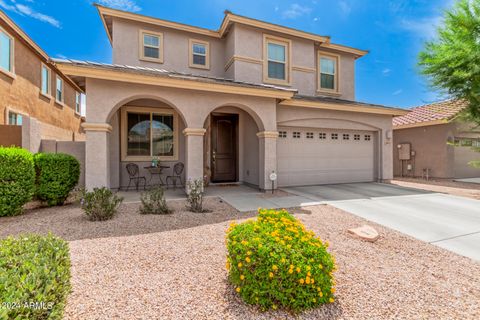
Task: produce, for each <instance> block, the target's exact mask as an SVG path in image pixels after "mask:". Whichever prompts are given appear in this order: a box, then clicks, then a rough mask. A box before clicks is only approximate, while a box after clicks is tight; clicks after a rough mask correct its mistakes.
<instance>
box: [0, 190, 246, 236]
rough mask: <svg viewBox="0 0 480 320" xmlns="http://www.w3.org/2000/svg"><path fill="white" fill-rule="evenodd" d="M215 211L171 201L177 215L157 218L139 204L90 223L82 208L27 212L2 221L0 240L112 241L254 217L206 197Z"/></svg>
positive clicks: (57, 208)
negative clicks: (34, 235) (31, 236)
mask: <svg viewBox="0 0 480 320" xmlns="http://www.w3.org/2000/svg"><path fill="white" fill-rule="evenodd" d="M204 203H205V208H206V209H212V211H211V212H208V213H203V214H197V213H193V212H189V211H187V210H186V209H185V201H184V200H176V201H169V202H168V204H169V206H170V207H171V208H172V209H173V210H174V213H173V214H170V215H164V216H156V215H141V214H139V213H138V208H139V204H138V203H126V204H122V205H121V206H120V207H119V210H118V211H119V212H118V214H117V215H116V216H115V217H114V219H112V220H108V221H102V222H92V221H88V220H87V218H86V216H85V214H84V212H83V211H82V210H81V209H80V206H78V205H65V206H63V207H52V208H41V209H35V210H26V211H25V213H24V214H23V215H20V216H16V217H1V218H0V238H3V237H6V236H9V235H18V234H22V233H38V234H47V233H48V232H49V231H51V232H53V233H54V234H55V235H57V236H59V237H61V238H63V239H66V240H79V239H92V238H108V237H120V236H130V235H137V234H146V233H154V232H164V231H170V230H177V229H185V228H191V227H196V226H201V225H205V224H215V223H219V222H224V221H229V220H232V219H241V218H245V217H249V216H253V215H254V214H253V213H251V214H246V213H239V212H238V211H236V210H235V209H234V208H232V207H231V206H230V205H228V204H227V203H225V202H223V201H222V200H221V199H220V198H206V199H205V200H204Z"/></svg>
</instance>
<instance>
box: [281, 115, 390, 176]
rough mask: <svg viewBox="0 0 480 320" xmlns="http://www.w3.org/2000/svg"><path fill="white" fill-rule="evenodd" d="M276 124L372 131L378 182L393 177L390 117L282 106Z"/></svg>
mask: <svg viewBox="0 0 480 320" xmlns="http://www.w3.org/2000/svg"><path fill="white" fill-rule="evenodd" d="M277 121H278V125H279V126H291V127H303V128H324V129H340V130H341V129H345V130H368V131H372V132H374V133H375V135H374V142H375V143H376V158H377V160H376V164H375V166H376V171H377V172H376V178H377V179H380V180H387V179H391V178H392V177H393V168H392V140H391V139H389V138H388V135H389V134H390V135H391V130H392V117H391V116H385V115H372V114H366V113H355V112H343V111H331V110H321V109H314V108H292V107H286V106H280V107H278V108H277ZM326 152H328V150H327V151H326Z"/></svg>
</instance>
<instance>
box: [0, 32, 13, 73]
mask: <svg viewBox="0 0 480 320" xmlns="http://www.w3.org/2000/svg"><path fill="white" fill-rule="evenodd" d="M0 69H2V70H4V71H7V72H12V73H13V38H12V37H11V36H10V35H9V34H8V33H6V32H5V31H4V30H3V29H1V28H0Z"/></svg>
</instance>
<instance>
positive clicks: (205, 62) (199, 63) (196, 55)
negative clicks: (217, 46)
mask: <svg viewBox="0 0 480 320" xmlns="http://www.w3.org/2000/svg"><path fill="white" fill-rule="evenodd" d="M209 55H210V44H209V43H208V42H206V41H200V40H193V39H190V61H189V62H190V67H192V68H201V69H208V68H210V56H209Z"/></svg>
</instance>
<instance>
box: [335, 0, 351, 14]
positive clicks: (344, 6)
mask: <svg viewBox="0 0 480 320" xmlns="http://www.w3.org/2000/svg"><path fill="white" fill-rule="evenodd" d="M338 6H339V7H340V11H341V12H342V14H343V16H345V17H346V16H349V15H350V12H352V7H351V6H350V4H348V3H347V2H346V1H339V2H338Z"/></svg>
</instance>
